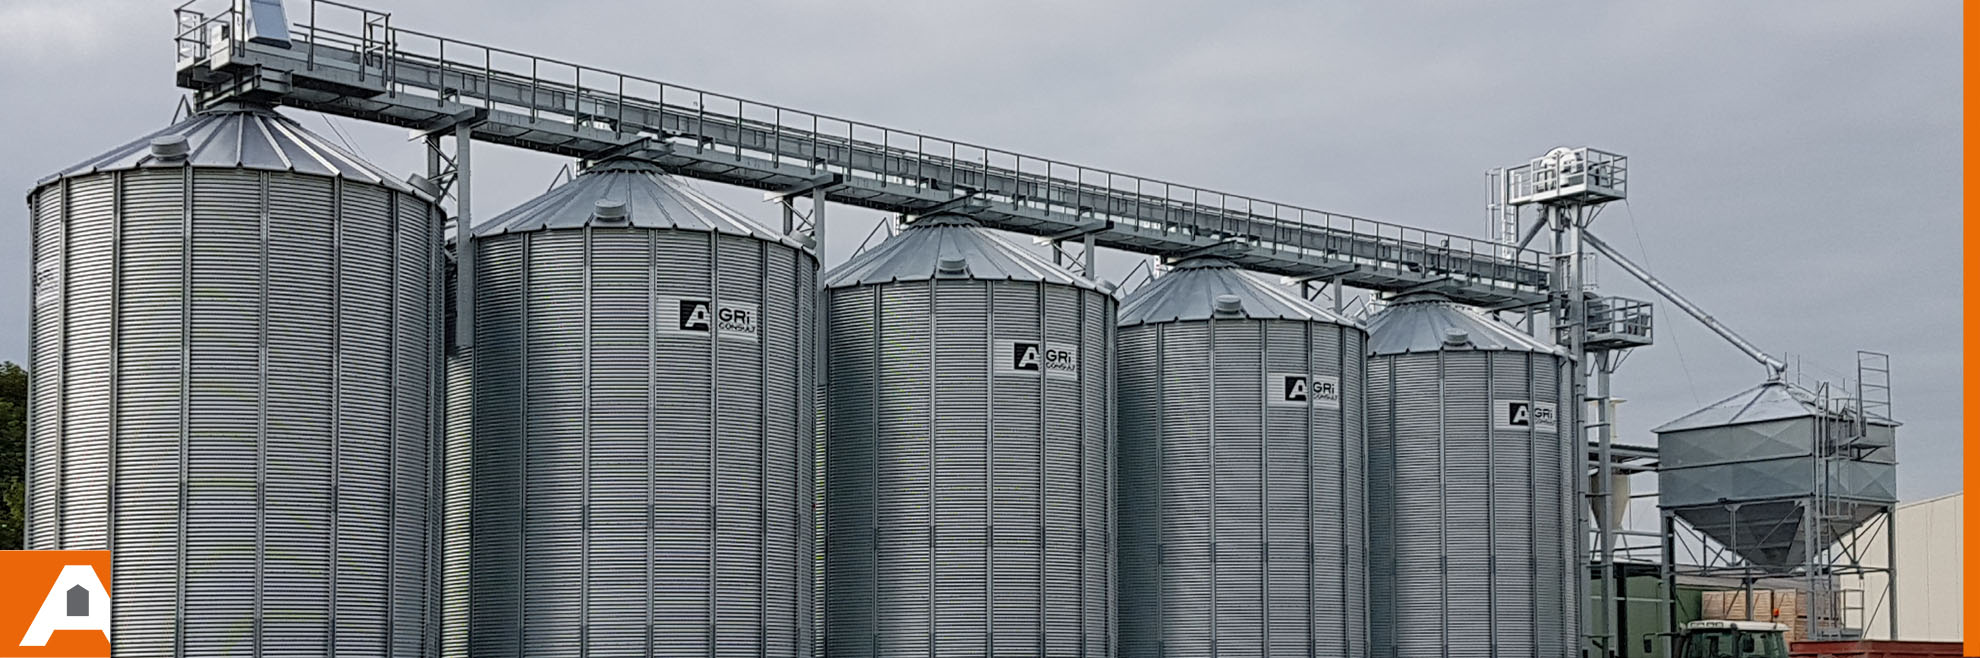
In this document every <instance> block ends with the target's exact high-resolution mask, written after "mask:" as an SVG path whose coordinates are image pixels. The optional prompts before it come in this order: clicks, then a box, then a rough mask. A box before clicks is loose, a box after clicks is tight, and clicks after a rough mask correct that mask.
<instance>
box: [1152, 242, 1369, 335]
mask: <svg viewBox="0 0 1980 658" xmlns="http://www.w3.org/2000/svg"><path fill="white" fill-rule="evenodd" d="M1225 295H1229V296H1231V298H1234V301H1236V302H1237V303H1238V304H1239V305H1240V308H1241V309H1242V310H1241V311H1240V312H1239V313H1237V314H1236V315H1237V316H1239V317H1244V318H1250V319H1253V320H1269V319H1278V320H1297V321H1313V322H1326V323H1331V324H1340V325H1352V324H1354V322H1353V321H1351V320H1347V319H1345V318H1342V317H1341V316H1339V315H1336V314H1334V313H1333V312H1331V311H1328V310H1326V309H1323V308H1320V307H1319V306H1315V305H1314V304H1313V303H1312V302H1309V301H1306V300H1305V299H1301V298H1300V296H1299V294H1298V293H1297V292H1296V291H1294V290H1293V289H1291V288H1287V287H1285V286H1280V285H1274V284H1271V283H1266V282H1264V281H1260V280H1258V278H1257V277H1256V276H1254V275H1250V274H1246V273H1245V272H1244V271H1243V270H1240V269H1238V267H1237V265H1235V264H1232V263H1231V262H1230V261H1228V260H1224V259H1221V258H1209V257H1199V258H1192V259H1190V260H1187V261H1184V262H1182V263H1180V264H1178V265H1176V267H1175V269H1174V270H1173V271H1171V272H1170V273H1169V274H1167V275H1165V276H1159V277H1156V278H1155V279H1153V280H1151V281H1149V282H1148V283H1147V284H1144V285H1143V286H1142V287H1141V288H1140V289H1137V290H1135V291H1134V294H1132V295H1129V296H1128V297H1127V298H1126V299H1123V300H1121V327H1123V328H1125V327H1132V326H1135V325H1141V324H1149V323H1157V322H1174V321H1178V320H1208V319H1211V318H1220V317H1229V316H1230V315H1232V314H1229V313H1219V312H1217V310H1216V308H1215V307H1216V303H1217V300H1218V298H1219V297H1223V296H1225Z"/></svg>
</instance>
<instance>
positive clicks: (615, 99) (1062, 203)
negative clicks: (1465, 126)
mask: <svg viewBox="0 0 1980 658" xmlns="http://www.w3.org/2000/svg"><path fill="white" fill-rule="evenodd" d="M202 2H209V3H210V4H211V5H215V6H214V7H210V8H208V7H206V6H205V5H203V4H202V5H201V7H198V8H196V7H195V6H194V5H196V4H201V3H202ZM299 6H300V3H299ZM176 11H177V19H178V28H179V29H178V32H177V36H176V37H175V42H176V45H177V51H178V65H177V77H178V84H179V86H181V87H184V88H187V89H190V90H192V92H193V94H192V95H193V100H194V104H195V106H197V107H201V108H203V107H208V106H212V105H214V104H218V103H224V102H230V101H249V102H260V103H271V104H280V105H288V106H292V107H297V108H301V109H306V110H313V111H317V112H323V113H326V114H334V115H338V116H343V117H349V118H353V119H360V120H364V121H373V122H378V123H385V124H391V125H396V126H404V127H408V128H412V129H414V130H416V131H423V132H426V133H427V134H435V133H438V132H439V131H442V130H449V129H453V128H454V127H456V126H459V125H461V124H463V123H466V124H471V128H470V134H471V136H472V138H474V139H478V140H481V141H486V142H492V143H497V144H505V145H509V146H516V147H521V148H527V149H531V150H535V151H541V152H544V153H553V154H557V155H562V156H568V157H575V158H582V159H586V160H591V161H596V160H600V159H604V158H608V157H615V156H627V157H638V158H643V159H646V160H650V161H652V162H655V163H657V164H658V165H659V166H660V167H662V168H663V169H665V170H667V171H669V172H671V173H674V174H677V175H681V176H687V177H692V178H698V179H702V180H709V181H715V182H720V183H726V184H731V185H740V186H744V187H750V188H755V189H761V190H768V191H770V192H771V193H772V196H778V195H798V194H808V193H815V194H818V195H820V196H822V198H823V199H824V200H829V201H836V202H839V203H843V204H848V205H853V206H860V207H865V208H874V209H879V210H883V211H886V212H891V213H900V214H903V215H907V216H922V215H927V214H932V213H935V212H955V213H961V214H964V215H968V216H971V217H973V218H975V219H976V220H977V221H979V222H981V223H982V224H984V225H985V226H989V227H991V228H997V229H1002V230H1007V231H1013V232H1017V233H1023V234H1028V235H1032V236H1036V237H1037V239H1038V240H1039V241H1040V242H1050V243H1053V244H1058V243H1059V242H1061V241H1072V242H1082V241H1090V243H1091V244H1093V245H1097V246H1100V247H1109V248H1114V249H1121V250H1125V251H1130V252H1135V253H1142V254H1153V255H1159V256H1164V257H1169V258H1180V257H1186V256H1191V255H1211V254H1215V255H1220V256H1224V257H1226V258H1229V259H1231V260H1233V261H1236V262H1237V263H1238V264H1240V265H1242V266H1244V267H1246V268H1249V269H1252V270H1256V271H1260V272H1268V273H1273V274H1278V275H1281V276H1284V277H1286V278H1287V279H1288V280H1293V281H1312V280H1337V281H1339V282H1340V283H1342V284H1345V285H1351V286H1356V287H1360V288H1366V289H1370V290H1378V291H1385V292H1411V291H1436V292H1441V293H1444V294H1446V295H1449V296H1451V297H1452V298H1453V299H1455V300H1457V301H1460V302H1463V303H1467V304H1473V305H1479V306H1487V307H1490V306H1519V305H1525V304H1533V303H1539V302H1542V301H1545V299H1546V294H1545V289H1546V286H1547V279H1548V277H1547V273H1548V264H1547V262H1546V256H1545V255H1544V254H1542V253H1541V252H1538V251H1533V250H1527V249H1514V248H1508V247H1507V246H1505V245H1501V244H1497V243H1494V242H1492V241H1491V240H1476V239H1472V238H1467V237H1462V236H1458V235H1453V234H1448V233H1441V232H1436V231H1426V230H1421V229H1416V228H1410V227H1407V226H1402V225H1399V224H1391V223H1386V222H1379V221H1374V220H1369V219H1363V218H1359V217H1353V216H1349V215H1342V214H1338V213H1332V212H1326V211H1320V210H1312V209H1307V208H1301V207H1298V206H1292V205H1287V204H1281V203H1274V202H1269V201H1264V200H1260V199H1255V198H1251V197H1246V196H1240V195H1235V194H1228V193H1223V192H1216V191H1212V190H1206V189H1201V188H1196V187H1190V186H1186V185H1180V184H1176V183H1169V182H1165V181H1159V180H1154V179H1149V178H1143V177H1137V176H1131V175H1126V174H1121V173H1117V172H1112V171H1106V170H1102V169H1095V168H1091V167H1083V166H1078V165H1072V164H1067V163H1064V162H1059V161H1055V160H1050V159H1046V158H1039V157H1034V156H1029V155H1023V154H1019V153H1015V152H1011V151H1004V150H999V149H994V148H989V147H983V146H977V145H974V144H969V143H966V142H960V141H955V140H947V139H941V138H937V137H932V136H928V135H923V134H920V133H914V132H908V131H902V130H895V129H892V128H885V127H881V126H876V125H872V124H867V123H862V122H858V121H851V120H846V119H839V118H834V117H830V116H826V115H821V114H815V113H810V112H804V111H800V110H794V109H790V108H786V107H780V106H776V105H770V104H766V103H758V102H754V101H749V100H745V99H741V98H736V97H733V96H726V95H722V94H717V93H713V92H708V91H703V90H700V89H694V88H690V87H684V86H680V85H676V84H671V83H666V82H661V81H658V80H653V79H649V78H642V77H638V76H633V75H627V74H623V73H616V72H611V71H605V70H602V69H597V68H592V67H587V66H583V65H579V64H572V63H569V62H564V61H560V60H555V59H550V58H545V57H538V56H535V55H529V54H525V53H521V52H516V51H512V50H505V49H501V48H496V47H492V46H485V45H480V44H475V43H470V42H466V41H460V40H456V39H450V38H447V37H441V36H437V35H433V34H428V33H425V32H418V31H414V30H409V29H405V28H402V27H396V26H394V25H393V24H392V17H391V15H390V14H388V13H386V12H380V11H373V10H369V9H365V8H362V7H356V6H352V5H347V4H343V3H339V2H334V1H332V0H307V7H306V11H307V15H306V19H304V20H298V21H297V22H296V23H294V24H293V25H291V24H290V23H289V22H288V21H287V18H286V16H285V15H284V12H283V9H282V5H281V0H192V2H188V3H187V4H186V5H183V6H181V7H180V8H179V9H177V10H176ZM299 18H302V17H299ZM815 228H822V227H815ZM814 237H815V236H814Z"/></svg>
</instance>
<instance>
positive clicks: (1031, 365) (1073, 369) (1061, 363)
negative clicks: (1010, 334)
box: [993, 340, 1079, 377]
mask: <svg viewBox="0 0 1980 658" xmlns="http://www.w3.org/2000/svg"><path fill="white" fill-rule="evenodd" d="M997 347H998V349H997V354H996V355H995V356H994V357H993V358H996V359H998V360H1000V361H1001V362H1002V363H1001V366H1000V368H999V370H1001V371H1003V372H1005V373H1007V374H1015V375H1038V374H1043V375H1046V376H1048V377H1078V376H1079V348H1078V347H1075V346H1071V345H1045V344H1041V343H1039V342H1038V341H1035V340H1002V341H997Z"/></svg>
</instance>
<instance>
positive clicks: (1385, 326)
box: [1368, 299, 1580, 658]
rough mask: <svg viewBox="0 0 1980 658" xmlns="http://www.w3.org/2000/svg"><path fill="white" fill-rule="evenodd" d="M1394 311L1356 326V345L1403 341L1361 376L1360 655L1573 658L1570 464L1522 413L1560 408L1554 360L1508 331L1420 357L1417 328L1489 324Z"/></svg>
mask: <svg viewBox="0 0 1980 658" xmlns="http://www.w3.org/2000/svg"><path fill="white" fill-rule="evenodd" d="M1397 309H1402V312H1401V313H1399V314H1398V315H1396V316H1392V317H1389V318H1383V317H1382V316H1377V317H1376V318H1375V319H1374V320H1372V321H1371V323H1370V324H1371V327H1372V332H1373V334H1374V335H1372V336H1371V338H1370V345H1371V346H1380V345H1391V346H1393V345H1398V344H1401V343H1403V342H1415V343H1418V344H1419V348H1412V349H1396V350H1391V351H1389V352H1387V353H1376V354H1374V355H1371V356H1370V357H1369V363H1368V378H1369V380H1368V384H1369V395H1370V397H1369V400H1370V404H1369V414H1370V416H1369V421H1368V468H1369V488H1368V493H1369V500H1368V504H1369V532H1370V539H1371V541H1370V542H1369V547H1370V551H1371V553H1370V557H1369V564H1370V572H1371V574H1370V575H1371V582H1370V584H1369V587H1370V591H1371V597H1370V598H1371V600H1370V602H1371V606H1370V614H1371V617H1370V630H1371V639H1372V641H1373V644H1374V647H1373V648H1374V651H1373V653H1374V655H1378V656H1424V655H1428V656H1435V655H1451V656H1457V655H1466V656H1545V657H1548V658H1566V657H1567V656H1571V655H1576V654H1577V653H1578V641H1577V638H1576V637H1575V632H1576V630H1575V624H1574V620H1575V619H1577V618H1578V617H1579V615H1580V612H1579V611H1580V607H1579V605H1578V604H1577V601H1576V599H1575V597H1576V595H1575V591H1576V590H1575V586H1576V583H1575V582H1574V579H1575V574H1577V573H1578V569H1579V561H1578V559H1577V556H1575V555H1574V550H1573V546H1574V537H1575V535H1574V532H1575V526H1576V523H1577V517H1576V516H1575V514H1576V512H1575V510H1576V509H1577V507H1576V506H1575V501H1574V493H1573V492H1574V477H1575V474H1576V473H1578V472H1579V470H1578V463H1577V461H1578V458H1579V457H1580V455H1579V451H1577V450H1572V449H1570V446H1571V445H1572V444H1573V439H1572V437H1573V436H1574V435H1573V432H1572V430H1571V428H1569V427H1568V426H1567V423H1565V422H1562V421H1560V420H1558V418H1557V419H1556V420H1555V421H1554V422H1552V423H1551V424H1548V423H1545V422H1542V421H1535V420H1533V418H1534V417H1533V416H1532V413H1533V412H1534V410H1536V409H1544V408H1545V407H1544V405H1552V407H1551V410H1552V411H1553V412H1554V414H1556V415H1560V414H1564V413H1565V412H1566V411H1567V410H1568V409H1569V408H1570V407H1569V403H1568V400H1567V399H1566V394H1565V391H1564V390H1563V389H1562V381H1563V379H1564V378H1563V377H1562V368H1565V367H1566V365H1565V362H1564V360H1563V359H1562V358H1561V357H1560V356H1558V355H1557V353H1556V352H1555V351H1554V350H1552V349H1551V348H1550V347H1548V346H1546V345H1544V344H1541V343H1538V342H1537V341H1512V340H1506V339H1505V338H1506V336H1509V335H1516V334H1510V333H1509V332H1497V331H1490V332H1489V333H1487V334H1486V335H1487V336H1490V338H1489V340H1487V341H1484V342H1483V343H1482V344H1473V343H1469V342H1458V343H1453V342H1450V341H1446V340H1441V338H1442V337H1441V336H1438V337H1439V338H1440V340H1439V344H1441V345H1442V347H1433V346H1431V345H1430V344H1429V341H1428V339H1427V338H1428V337H1430V336H1433V335H1435V332H1432V331H1430V330H1431V329H1439V330H1441V329H1444V328H1450V327H1460V328H1466V330H1467V332H1468V333H1470V334H1471V335H1478V333H1479V332H1480V330H1481V329H1488V328H1481V327H1480V325H1479V324H1478V323H1481V322H1489V321H1487V320H1485V319H1484V318H1482V317H1480V316H1477V315H1476V314H1475V313H1474V312H1472V311H1470V310H1468V309H1464V308H1462V307H1457V306H1455V305H1451V304H1449V303H1448V302H1444V301H1438V300H1421V299H1419V300H1411V301H1405V302H1403V303H1401V304H1398V305H1397V306H1394V307H1391V309H1390V310H1391V311H1394V310H1397ZM1388 312H1390V311H1385V313H1388ZM1389 330H1396V331H1401V332H1403V336H1404V337H1406V338H1408V339H1409V340H1406V341H1404V340H1398V339H1397V338H1396V337H1394V336H1384V335H1383V333H1384V332H1385V331H1389ZM1522 343H1523V345H1522ZM1512 405H1521V406H1520V409H1521V410H1522V411H1520V412H1519V413H1520V414H1522V415H1520V416H1519V417H1518V418H1515V417H1514V416H1513V415H1511V414H1513V413H1514V411H1513V409H1512ZM1543 416H1544V414H1543ZM1559 417H1565V416H1559Z"/></svg>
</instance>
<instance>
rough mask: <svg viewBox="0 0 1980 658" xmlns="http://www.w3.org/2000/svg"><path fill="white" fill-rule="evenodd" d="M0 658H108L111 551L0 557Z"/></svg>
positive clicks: (18, 553)
mask: <svg viewBox="0 0 1980 658" xmlns="http://www.w3.org/2000/svg"><path fill="white" fill-rule="evenodd" d="M0 573H3V574H7V577H6V578H5V579H4V580H3V581H0V658H8V657H12V656H71V657H77V658H95V657H96V656H109V655H110V587H109V585H108V583H109V582H110V551H0Z"/></svg>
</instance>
